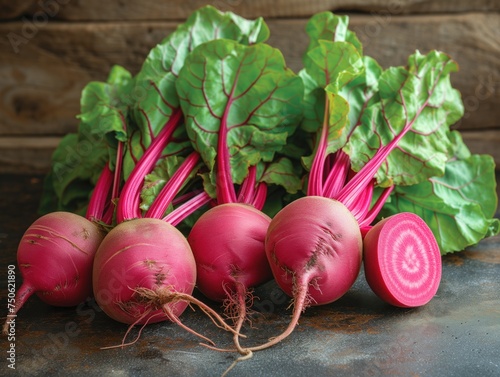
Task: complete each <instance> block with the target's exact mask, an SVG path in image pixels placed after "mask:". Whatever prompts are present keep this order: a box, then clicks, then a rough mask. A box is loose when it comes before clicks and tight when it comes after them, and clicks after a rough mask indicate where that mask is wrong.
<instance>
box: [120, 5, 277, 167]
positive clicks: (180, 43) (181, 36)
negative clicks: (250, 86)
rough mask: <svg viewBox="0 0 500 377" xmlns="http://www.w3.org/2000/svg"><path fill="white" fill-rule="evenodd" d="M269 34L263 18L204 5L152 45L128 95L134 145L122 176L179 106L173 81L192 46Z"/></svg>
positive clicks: (255, 39)
mask: <svg viewBox="0 0 500 377" xmlns="http://www.w3.org/2000/svg"><path fill="white" fill-rule="evenodd" d="M268 37H269V29H268V27H267V25H266V24H265V23H264V21H263V19H262V18H258V19H256V20H254V21H250V20H246V19H244V18H242V17H240V16H237V15H235V14H233V13H231V12H220V11H218V10H217V9H216V8H214V7H212V6H204V7H202V8H200V9H198V10H197V11H195V12H193V13H192V14H191V15H190V16H189V17H188V18H187V20H186V21H185V22H184V23H182V24H180V25H179V26H178V27H177V29H176V30H175V31H174V32H173V33H172V34H170V35H169V36H168V37H166V38H165V39H164V40H163V41H162V42H161V43H160V44H158V45H157V46H156V47H154V48H153V49H152V50H151V51H150V53H149V55H148V56H147V58H146V60H145V61H144V63H143V65H142V68H141V70H140V72H139V73H138V74H137V76H136V78H135V88H134V90H133V93H132V98H131V99H132V102H133V119H134V123H135V125H136V129H135V130H134V136H133V141H132V143H131V144H132V147H133V148H132V149H130V150H129V154H130V155H127V157H126V159H125V176H128V173H129V172H130V171H131V169H132V168H133V166H134V163H135V161H137V160H138V159H139V158H140V156H141V155H142V153H143V151H144V148H147V146H148V145H149V144H150V143H151V140H152V138H153V137H154V136H155V135H157V134H158V132H159V130H160V129H161V128H162V127H163V126H164V125H165V124H166V123H167V121H168V120H169V119H170V117H171V115H172V113H173V111H174V110H175V109H177V108H178V107H179V99H178V98H177V93H176V88H175V81H176V80H177V76H178V75H179V72H180V70H181V68H182V67H183V66H184V65H185V60H186V58H187V57H188V56H189V54H190V53H191V51H192V50H193V49H195V48H196V47H197V46H199V45H200V44H202V43H205V42H208V41H211V40H215V39H219V38H223V39H231V40H236V41H238V42H240V43H246V44H251V43H257V42H261V41H265V40H266V39H267V38H268ZM139 146H140V147H139ZM184 147H185V145H184Z"/></svg>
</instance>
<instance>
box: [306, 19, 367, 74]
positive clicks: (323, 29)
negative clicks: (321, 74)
mask: <svg viewBox="0 0 500 377" xmlns="http://www.w3.org/2000/svg"><path fill="white" fill-rule="evenodd" d="M348 26H349V16H346V15H336V14H334V13H332V12H320V13H317V14H315V15H313V16H312V17H311V18H310V19H309V21H308V22H307V24H306V33H307V35H308V36H309V45H308V46H307V50H306V51H309V50H312V49H314V48H316V47H317V46H318V45H319V41H320V40H326V41H331V42H334V41H345V42H349V43H351V44H352V45H353V46H354V47H355V48H356V49H357V50H358V52H359V54H360V55H363V47H362V45H361V42H360V41H359V39H358V37H357V36H356V34H355V33H354V32H353V31H351V30H349V28H348ZM304 65H306V64H304Z"/></svg>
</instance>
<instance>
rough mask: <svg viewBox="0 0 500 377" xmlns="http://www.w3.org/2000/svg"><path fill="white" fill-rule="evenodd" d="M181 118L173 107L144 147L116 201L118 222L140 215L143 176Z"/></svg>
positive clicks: (148, 170)
mask: <svg viewBox="0 0 500 377" xmlns="http://www.w3.org/2000/svg"><path fill="white" fill-rule="evenodd" d="M181 118H182V112H181V111H180V109H175V110H174V112H173V113H172V116H171V117H170V119H169V120H168V122H167V123H166V124H165V126H164V127H163V128H162V129H161V130H160V132H159V133H158V135H157V136H156V137H155V138H154V140H153V141H152V142H151V144H150V146H149V147H148V148H147V149H146V151H145V152H144V154H143V155H142V157H141V159H140V161H139V162H138V163H137V165H136V166H135V168H134V170H133V171H132V173H131V174H130V176H129V177H128V179H127V181H126V182H125V185H124V186H123V189H122V193H121V195H120V200H119V202H118V208H117V214H116V216H117V222H118V223H121V222H123V221H125V220H131V219H134V218H138V217H141V211H140V208H139V202H140V195H139V194H140V190H141V187H142V183H143V181H144V176H145V175H146V174H148V173H149V172H150V171H151V170H152V168H153V167H154V166H155V164H156V162H157V161H158V159H159V158H160V156H161V153H162V151H163V149H165V147H166V145H167V144H168V142H169V141H170V139H171V137H172V134H173V133H174V131H175V129H176V128H177V126H178V124H179V123H180V121H181Z"/></svg>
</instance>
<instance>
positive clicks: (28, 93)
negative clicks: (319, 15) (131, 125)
mask: <svg viewBox="0 0 500 377" xmlns="http://www.w3.org/2000/svg"><path fill="white" fill-rule="evenodd" d="M53 1H56V0H53ZM1 3H2V1H0V9H1V11H0V13H1V14H2V18H6V16H5V14H6V13H5V12H6V11H8V10H9V9H11V10H12V12H14V13H12V14H16V16H14V17H19V16H20V14H24V16H22V17H23V18H24V19H18V20H16V21H9V22H0V35H3V36H4V38H0V163H1V165H0V171H9V172H11V171H14V172H15V171H18V169H21V170H22V171H35V172H40V171H41V172H43V171H45V170H46V169H47V167H48V166H49V163H50V160H49V157H50V154H51V151H52V150H53V148H54V147H55V145H57V140H59V138H60V137H61V136H62V135H64V134H66V133H68V132H73V131H74V130H75V129H76V126H77V123H78V120H77V119H76V116H77V114H78V113H79V101H80V93H81V90H82V88H83V87H84V85H85V84H86V83H88V82H89V81H91V80H105V79H106V76H107V74H108V72H109V69H110V67H111V66H112V65H114V64H119V65H122V66H124V67H125V68H127V69H129V70H130V71H131V72H132V73H136V72H137V71H138V70H139V69H140V66H141V64H142V62H143V60H144V58H145V57H146V55H147V53H148V51H149V50H150V49H151V48H152V47H153V46H154V45H155V44H156V43H158V42H160V41H161V40H162V39H163V38H164V37H165V36H167V35H168V34H169V33H170V32H172V31H173V30H174V29H175V27H176V26H177V25H178V23H179V22H181V21H182V20H178V21H159V20H155V21H137V20H140V19H141V17H145V13H144V16H141V15H140V14H138V15H137V17H136V18H134V17H132V16H131V15H128V16H127V14H129V12H130V9H134V6H133V5H130V7H128V6H127V7H124V6H117V5H116V4H115V5H114V7H115V9H116V10H117V12H118V13H119V12H120V9H121V10H123V14H121V15H119V16H116V17H117V18H121V19H135V21H110V22H93V21H87V20H93V19H99V15H98V14H97V13H96V14H94V13H92V12H95V11H94V10H92V11H91V10H90V9H89V8H92V7H91V6H90V5H86V6H85V8H81V5H78V4H80V3H79V2H75V3H74V4H73V3H72V2H67V4H63V2H62V1H60V2H59V3H58V4H60V5H61V9H60V13H58V15H57V17H54V18H55V19H54V20H51V21H49V22H46V23H43V24H40V25H39V26H38V27H36V25H35V27H34V28H32V29H29V27H28V26H27V25H28V24H27V23H26V21H25V20H26V19H28V18H27V17H29V15H30V14H31V15H33V14H35V13H33V12H36V10H35V11H34V10H33V9H35V8H33V7H31V8H29V9H31V10H27V9H28V8H26V9H25V10H24V11H21V12H20V11H19V10H17V11H16V10H15V9H14V8H15V7H16V5H15V4H11V5H10V7H11V8H9V7H8V6H3V5H1ZM24 3H25V2H19V3H16V4H19V6H21V5H20V4H24ZM153 3H154V2H152V1H146V2H144V6H145V7H146V8H148V7H149V8H148V9H149V12H153V10H156V11H157V12H159V13H158V14H162V13H161V12H160V11H159V10H158V9H157V8H156V7H159V6H160V5H159V4H156V3H154V4H153ZM160 3H161V2H160ZM197 3H198V2H197V1H193V2H189V6H188V5H186V7H184V8H183V7H182V6H181V5H179V4H180V2H171V4H178V5H179V6H178V12H180V13H178V15H177V16H175V17H174V16H172V18H177V17H179V18H180V17H184V16H181V14H182V12H181V10H182V9H187V8H189V9H190V11H192V10H193V9H195V8H196V7H197V5H198V4H197ZM229 3H230V2H227V4H229ZM237 3H238V4H237ZM276 3H280V2H276ZM382 3H383V2H381V1H376V0H372V1H364V2H363V1H358V2H353V5H352V7H351V9H355V8H356V6H357V5H356V4H358V5H359V4H365V6H366V7H368V8H367V9H371V14H359V13H350V14H349V15H350V20H351V27H352V29H353V30H355V31H356V33H357V35H358V36H359V38H360V39H361V41H362V42H363V44H364V47H365V53H366V54H368V55H371V56H373V57H375V58H376V59H377V60H378V61H379V62H380V63H381V64H382V65H383V66H384V67H388V66H391V65H401V64H405V62H406V59H407V57H408V55H409V54H411V53H412V52H414V51H415V50H416V49H418V50H420V51H421V52H424V53H425V52H427V51H428V50H430V49H439V50H442V51H445V52H447V53H449V54H450V55H451V56H452V57H453V58H455V59H456V60H457V62H458V63H459V66H460V71H459V72H458V73H455V74H454V75H453V76H452V80H453V83H454V85H455V87H456V88H457V89H459V90H460V91H461V93H462V96H463V100H464V105H465V116H464V117H463V119H462V120H461V121H460V123H459V124H457V125H456V127H457V128H458V129H459V130H460V131H462V132H463V133H464V138H465V140H466V141H469V140H470V143H471V144H470V147H471V149H472V150H473V152H481V153H482V152H484V151H485V150H487V151H488V153H490V154H492V155H494V157H495V160H496V161H497V164H498V165H499V166H500V150H499V148H498V147H497V146H498V145H499V144H498V142H499V140H500V121H499V119H500V106H499V104H500V13H499V12H466V13H446V14H436V13H434V14H426V15H425V16H422V15H421V16H419V15H407V14H404V13H407V11H408V12H409V11H410V10H409V9H412V8H411V7H416V4H417V3H418V2H417V1H404V2H401V3H404V4H405V8H404V9H405V11H402V10H400V11H398V12H399V13H398V12H395V11H392V12H390V11H388V9H391V8H388V6H387V7H386V8H385V10H386V11H385V12H384V9H382V8H383V7H382ZM9 4H10V3H9ZM155 4H156V5H155ZM214 4H215V3H214ZM232 4H233V7H234V8H236V5H238V6H239V7H242V8H241V9H242V13H243V14H247V17H251V16H257V12H258V10H259V9H260V8H259V7H261V8H262V9H263V8H265V7H264V6H263V3H262V4H261V3H260V2H258V1H256V2H253V3H252V5H251V6H250V5H248V4H247V2H232ZM259 4H260V5H259ZM266 4H267V3H266ZM308 4H309V6H308V7H305V8H307V10H302V11H299V10H298V9H299V8H300V2H298V1H291V2H290V9H291V8H293V7H297V9H295V10H293V9H292V10H291V11H292V12H295V13H293V14H295V15H297V16H298V17H293V18H273V17H278V16H280V17H285V16H288V15H287V14H273V13H272V12H271V11H270V10H269V9H268V10H261V11H260V13H259V15H266V14H268V15H269V16H270V17H271V18H270V19H266V20H267V23H268V25H269V27H270V30H271V38H270V40H269V43H270V44H272V45H273V46H275V47H278V48H279V49H280V50H282V51H283V53H284V55H285V58H286V59H287V63H288V64H289V66H290V67H291V68H292V69H294V70H296V71H298V70H299V69H300V68H301V65H302V64H301V56H302V53H303V51H304V49H305V47H306V45H307V42H308V40H307V35H306V34H305V31H304V28H305V25H306V22H307V17H305V16H304V15H308V14H310V13H314V12H316V11H321V10H326V9H330V8H335V7H341V5H339V4H341V2H334V1H331V2H328V1H323V2H314V1H313V2H310V3H308ZM433 4H434V5H433V6H432V7H437V8H436V9H434V8H432V11H434V12H440V11H450V9H449V8H446V4H448V2H443V1H437V2H434V3H433ZM200 5H201V3H200ZM344 5H345V6H347V5H346V4H344ZM427 5H428V4H427ZM63 6H64V7H65V8H64V9H65V10H63ZM75 6H76V7H80V8H81V9H80V10H81V12H80V13H78V12H76V11H71V12H73V13H71V12H70V10H71V9H72V8H71V7H75ZM163 6H165V5H163ZM170 6H172V7H174V5H170ZM315 6H316V7H317V8H318V9H316V8H315ZM360 6H361V5H360ZM394 6H395V5H393V7H394ZM456 6H457V9H459V10H464V9H465V10H469V9H471V8H473V9H475V10H481V9H486V8H488V9H492V10H495V9H496V8H498V7H500V6H499V5H496V3H493V2H487V1H483V2H474V7H473V6H472V5H470V7H469V8H467V3H466V2H457V4H456ZM106 7H111V5H107V4H105V5H103V8H102V10H103V12H102V14H106V12H108V10H107V9H108V8H106ZM245 7H246V8H245ZM70 8H71V9H70ZM221 8H222V7H221ZM268 8H269V7H268ZM280 8H283V6H281V7H280ZM284 8H286V7H284ZM77 9H78V8H77ZM124 9H126V10H127V12H125V11H124ZM176 9H177V8H176ZM179 9H181V10H179ZM273 9H275V8H273ZM360 9H361V8H360ZM252 11H253V12H256V13H255V14H252ZM411 11H412V12H413V11H414V10H411ZM16 12H17V13H16ZM19 12H20V13H19ZM30 12H31V13H30ZM65 12H67V13H65ZM86 12H87V13H86ZM144 12H146V10H145V11H144ZM108 13H109V12H108ZM71 14H73V16H71ZM77 14H79V16H77ZM151 14H152V13H149V15H150V16H151ZM102 17H104V16H102ZM162 17H163V16H158V17H157V18H160V19H162ZM169 17H170V16H169ZM76 20H81V21H76ZM84 20H85V21H84ZM9 34H10V36H11V37H10V38H9ZM14 34H16V35H17V36H20V37H21V38H24V39H13V35H14ZM28 37H29V38H28ZM469 132H470V133H469ZM468 135H470V136H468ZM30 161H31V162H30Z"/></svg>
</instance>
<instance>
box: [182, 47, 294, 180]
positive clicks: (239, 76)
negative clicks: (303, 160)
mask: <svg viewBox="0 0 500 377" xmlns="http://www.w3.org/2000/svg"><path fill="white" fill-rule="evenodd" d="M176 84H177V91H178V95H179V98H180V100H181V107H182V110H183V113H184V115H185V121H186V128H187V132H188V135H189V137H190V139H191V142H192V144H193V146H194V148H195V149H196V150H197V151H198V152H199V153H200V155H201V156H202V159H203V161H204V162H205V164H206V165H207V167H208V168H209V169H210V170H211V171H213V169H214V165H215V157H216V154H217V145H218V135H219V132H220V131H221V129H224V128H225V129H226V130H227V145H228V148H229V153H230V164H231V168H232V170H231V174H232V179H233V182H234V183H236V184H240V183H241V182H242V181H243V179H244V178H245V177H246V176H247V174H248V167H249V166H252V165H256V164H257V163H259V162H260V161H265V162H269V161H272V160H273V158H274V155H275V153H276V152H278V151H280V150H281V149H282V148H283V147H284V146H285V144H286V141H287V136H288V135H290V134H292V133H293V132H294V131H295V128H296V127H297V124H298V122H299V121H300V119H301V116H302V106H301V100H302V96H303V87H302V81H301V80H300V78H299V77H298V76H296V75H295V74H294V73H293V72H292V71H291V70H290V69H288V68H287V67H286V65H285V61H284V58H283V56H282V54H281V52H280V51H279V50H277V49H274V48H272V47H270V46H269V45H266V44H263V43H258V44H254V45H251V46H245V45H242V44H239V43H238V42H235V41H230V40H215V41H211V42H207V43H204V44H202V45H200V46H198V47H197V48H196V49H195V50H193V52H192V53H191V54H190V55H189V57H188V58H187V59H186V64H185V66H184V68H183V69H182V70H181V71H180V73H179V77H178V79H177V81H176Z"/></svg>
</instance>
